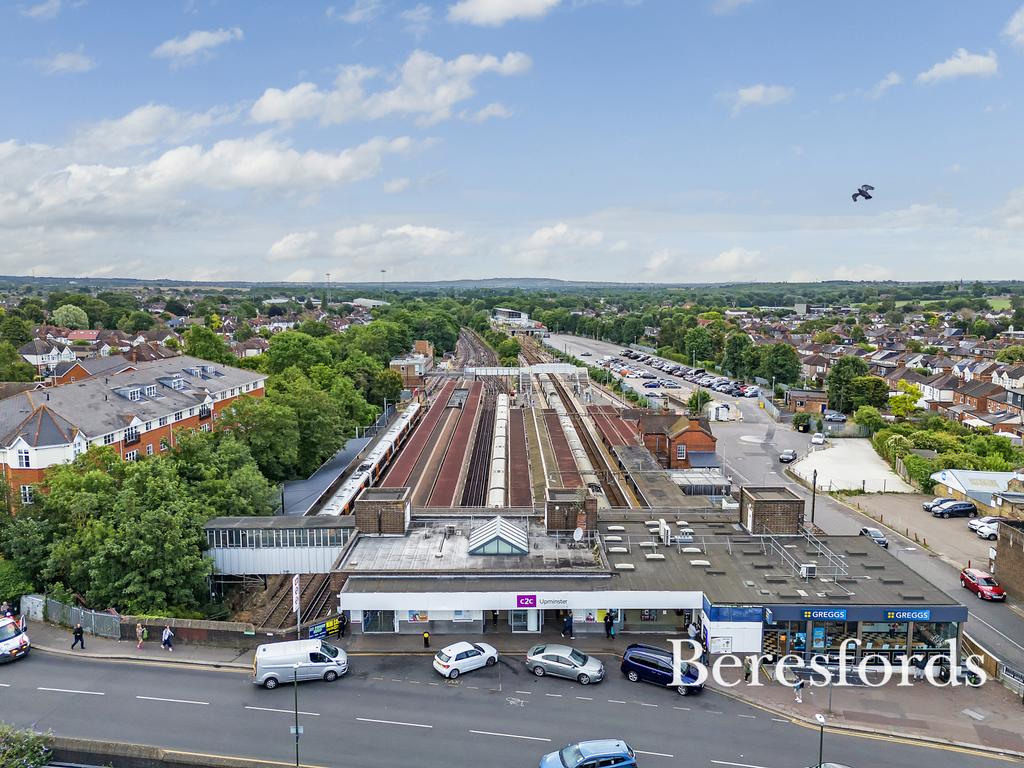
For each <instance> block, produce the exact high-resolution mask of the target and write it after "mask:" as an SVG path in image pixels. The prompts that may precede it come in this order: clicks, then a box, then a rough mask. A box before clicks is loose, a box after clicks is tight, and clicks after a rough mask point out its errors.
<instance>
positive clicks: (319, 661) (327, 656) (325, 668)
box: [252, 640, 348, 689]
mask: <svg viewBox="0 0 1024 768" xmlns="http://www.w3.org/2000/svg"><path fill="white" fill-rule="evenodd" d="M346 672H348V656H347V655H346V653H345V652H344V651H343V650H341V648H335V647H334V646H333V645H331V644H330V643H326V642H324V641H323V640H289V641H286V642H283V643H267V644H265V645H261V646H260V647H259V648H257V649H256V656H255V657H254V658H253V661H252V681H253V683H254V684H255V685H262V686H263V687H264V688H267V689H273V688H277V686H278V685H280V684H281V683H290V682H292V681H293V680H295V678H296V674H297V676H298V679H299V680H326V681H327V682H328V683H333V682H334V681H335V680H337V679H338V678H339V677H341V676H342V675H344V674H345V673H346Z"/></svg>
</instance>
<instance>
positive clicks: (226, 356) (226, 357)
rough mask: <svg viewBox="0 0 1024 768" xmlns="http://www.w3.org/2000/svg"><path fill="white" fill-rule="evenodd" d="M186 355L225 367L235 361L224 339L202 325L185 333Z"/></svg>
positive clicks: (195, 326) (193, 327) (194, 326)
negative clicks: (221, 364)
mask: <svg viewBox="0 0 1024 768" xmlns="http://www.w3.org/2000/svg"><path fill="white" fill-rule="evenodd" d="M185 354H186V355H191V356H192V357H198V358H201V359H203V360H209V361H210V362H214V363H223V364H224V365H229V364H231V363H233V362H234V361H235V356H234V355H233V354H232V353H231V350H230V349H228V345H227V344H226V343H225V342H224V339H222V338H221V337H220V336H218V335H217V334H216V333H214V332H213V331H211V330H210V329H209V328H206V327H204V326H202V325H193V326H192V327H190V328H189V329H188V330H187V331H185Z"/></svg>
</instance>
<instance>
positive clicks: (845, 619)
mask: <svg viewBox="0 0 1024 768" xmlns="http://www.w3.org/2000/svg"><path fill="white" fill-rule="evenodd" d="M966 621H967V608H966V606H962V605H942V606H931V607H920V608H917V607H915V608H907V607H905V606H904V607H899V606H884V605H882V606H875V605H858V606H853V605H851V606H845V607H842V608H839V607H835V606H819V605H772V606H765V609H764V629H763V637H762V651H763V653H765V654H766V655H770V656H773V657H778V656H782V655H785V654H790V653H792V654H796V655H797V656H802V657H804V658H808V659H809V658H810V657H811V656H815V655H820V654H823V655H826V656H828V657H829V659H830V660H832V661H838V660H839V652H840V649H841V647H842V644H843V641H845V640H849V639H856V640H859V641H860V644H859V648H858V649H857V653H856V657H857V658H861V657H863V656H865V655H867V654H878V655H879V656H882V657H883V658H886V659H888V660H890V661H893V662H895V661H898V660H899V659H900V658H902V657H903V656H905V655H908V654H921V655H923V656H925V657H929V656H933V655H940V654H942V653H943V652H944V651H946V650H947V646H946V641H947V640H950V639H955V640H956V641H957V647H958V648H959V647H960V641H961V639H962V637H961V635H962V633H963V626H964V623H965V622H966Z"/></svg>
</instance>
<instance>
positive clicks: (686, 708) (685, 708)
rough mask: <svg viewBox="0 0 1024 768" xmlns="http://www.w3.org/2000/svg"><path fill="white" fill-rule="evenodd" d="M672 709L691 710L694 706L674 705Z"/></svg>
mask: <svg viewBox="0 0 1024 768" xmlns="http://www.w3.org/2000/svg"><path fill="white" fill-rule="evenodd" d="M672 709H681V710H683V712H689V711H690V710H691V709H693V707H672Z"/></svg>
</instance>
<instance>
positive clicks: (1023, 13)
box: [1003, 5, 1024, 50]
mask: <svg viewBox="0 0 1024 768" xmlns="http://www.w3.org/2000/svg"><path fill="white" fill-rule="evenodd" d="M1003 37H1005V38H1006V39H1007V40H1008V41H1010V43H1011V44H1012V45H1014V46H1016V47H1017V48H1020V49H1021V50H1024V5H1022V6H1021V7H1020V8H1018V9H1017V12H1016V13H1015V14H1013V16H1011V17H1010V20H1009V21H1008V22H1006V26H1005V27H1004V28H1003Z"/></svg>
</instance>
